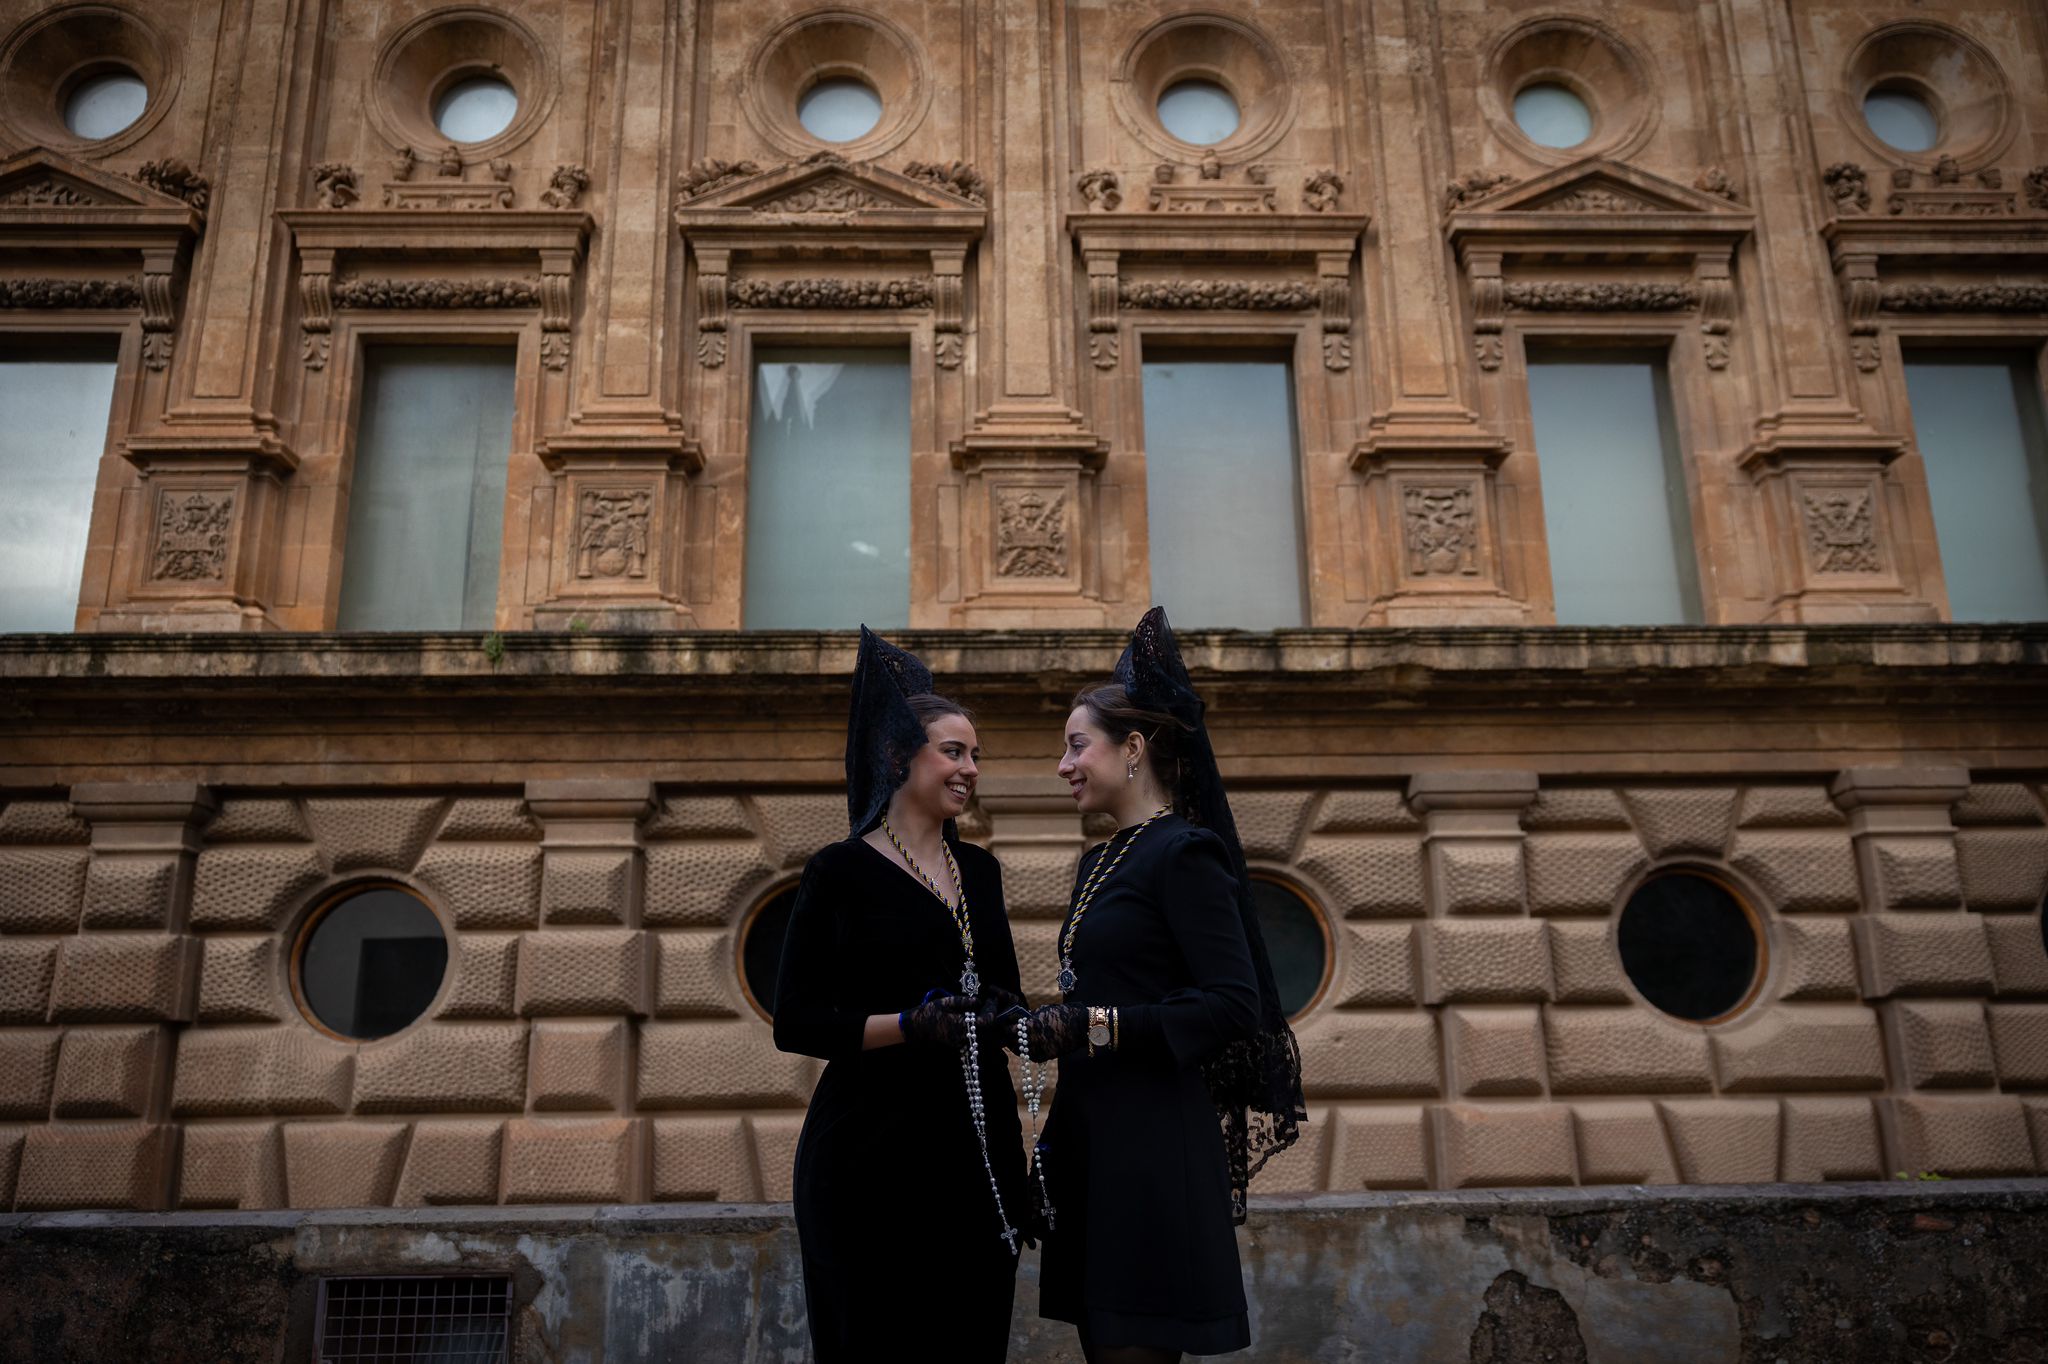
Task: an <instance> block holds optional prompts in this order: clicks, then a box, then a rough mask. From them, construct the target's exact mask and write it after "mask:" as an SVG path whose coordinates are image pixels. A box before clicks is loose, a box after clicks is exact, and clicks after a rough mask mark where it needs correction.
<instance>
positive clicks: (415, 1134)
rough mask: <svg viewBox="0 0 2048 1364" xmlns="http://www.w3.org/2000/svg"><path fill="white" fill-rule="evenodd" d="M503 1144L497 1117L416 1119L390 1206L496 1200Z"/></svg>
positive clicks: (502, 1134) (503, 1136) (500, 1123)
mask: <svg viewBox="0 0 2048 1364" xmlns="http://www.w3.org/2000/svg"><path fill="white" fill-rule="evenodd" d="M504 1144H505V1124H504V1123H502V1122H500V1121H498V1120H497V1119H495V1118H485V1119H479V1118H459V1119H451V1120H447V1121H438V1122H416V1123H414V1124H413V1125H412V1142H411V1144H410V1145H409V1146H407V1147H406V1152H405V1169H404V1171H403V1172H402V1173H400V1175H399V1177H398V1193H397V1195H396V1196H395V1197H394V1198H393V1199H392V1203H393V1205H394V1206H396V1207H400V1208H417V1207H421V1206H424V1205H427V1204H435V1203H468V1204H477V1203H495V1202H497V1201H498V1171H499V1167H500V1166H501V1164H502V1163H503V1162H502V1152H503V1149H504Z"/></svg>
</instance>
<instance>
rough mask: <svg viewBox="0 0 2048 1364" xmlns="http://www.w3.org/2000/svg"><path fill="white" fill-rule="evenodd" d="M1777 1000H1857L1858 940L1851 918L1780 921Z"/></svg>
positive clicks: (1808, 918) (1812, 918) (1778, 929)
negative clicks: (1851, 924) (1852, 927)
mask: <svg viewBox="0 0 2048 1364" xmlns="http://www.w3.org/2000/svg"><path fill="white" fill-rule="evenodd" d="M1775 927H1776V929H1777V937H1778V998H1780V999H1855V998H1857V997H1858V996H1859V994H1860V991H1859V989H1858V986H1857V979H1856V940H1855V935H1854V933H1853V931H1852V929H1851V926H1850V921H1849V920H1848V919H1834V918H1818V917H1800V918H1796V919H1780V920H1778V922H1777V924H1776V925H1775Z"/></svg>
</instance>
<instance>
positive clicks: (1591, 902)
mask: <svg viewBox="0 0 2048 1364" xmlns="http://www.w3.org/2000/svg"><path fill="white" fill-rule="evenodd" d="M1522 858H1523V861H1524V863H1525V864H1526V866H1527V868H1528V879H1529V910H1530V912H1531V913H1533V914H1603V915H1604V914H1611V913H1613V912H1614V910H1615V909H1616V908H1617V907H1618V906H1619V905H1620V902H1621V893H1622V890H1623V888H1625V887H1626V886H1627V885H1628V884H1629V883H1630V882H1631V881H1633V880H1634V879H1635V878H1636V877H1637V876H1639V875H1641V874H1642V872H1643V870H1644V869H1645V868H1647V867H1648V866H1649V865H1650V859H1649V858H1648V857H1646V856H1644V854H1643V845H1642V843H1641V842H1640V841H1638V840H1637V838H1636V837H1635V835H1634V834H1627V833H1556V834H1531V835H1530V836H1529V837H1528V839H1527V840H1526V841H1525V842H1524V844H1523V846H1522Z"/></svg>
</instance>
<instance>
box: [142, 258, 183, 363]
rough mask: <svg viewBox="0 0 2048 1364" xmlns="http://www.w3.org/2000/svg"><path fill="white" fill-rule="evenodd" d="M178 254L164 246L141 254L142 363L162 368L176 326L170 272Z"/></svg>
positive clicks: (167, 358) (169, 356) (166, 359)
mask: <svg viewBox="0 0 2048 1364" xmlns="http://www.w3.org/2000/svg"><path fill="white" fill-rule="evenodd" d="M177 260H178V253H177V251H176V250H175V249H172V248H166V247H151V248H147V249H145V250H144V251H143V253H142V363H143V364H145V365H147V366H148V367H149V368H151V369H155V370H161V369H166V368H168V367H169V365H170V363H171V331H172V329H173V328H174V327H175V326H176V325H177V316H176V313H175V311H174V309H175V307H176V297H175V295H174V294H173V292H172V290H171V271H172V270H173V269H174V268H175V267H176V265H177Z"/></svg>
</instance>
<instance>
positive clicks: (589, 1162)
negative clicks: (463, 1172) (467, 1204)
mask: <svg viewBox="0 0 2048 1364" xmlns="http://www.w3.org/2000/svg"><path fill="white" fill-rule="evenodd" d="M642 1126H643V1123H642V1121H641V1120H640V1119H637V1118H599V1119H575V1118H553V1119H549V1118H515V1119H513V1120H512V1121H511V1122H509V1123H507V1124H506V1125H505V1201H506V1202H507V1203H624V1202H630V1201H632V1200H633V1199H634V1198H635V1197H637V1191H636V1190H635V1189H634V1187H633V1186H634V1183H635V1180H634V1171H635V1170H636V1169H637V1168H638V1167H639V1163H640V1159H641V1143H642V1142H643V1141H644V1140H645V1138H644V1136H643V1135H642V1133H641V1128H642Z"/></svg>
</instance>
